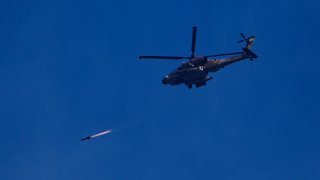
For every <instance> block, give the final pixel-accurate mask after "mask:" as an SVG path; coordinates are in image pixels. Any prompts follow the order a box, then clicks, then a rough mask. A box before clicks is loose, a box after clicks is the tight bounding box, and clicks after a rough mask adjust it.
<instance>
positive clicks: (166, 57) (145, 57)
mask: <svg viewBox="0 0 320 180" xmlns="http://www.w3.org/2000/svg"><path fill="white" fill-rule="evenodd" d="M189 58H190V57H183V56H139V59H171V60H179V59H189Z"/></svg>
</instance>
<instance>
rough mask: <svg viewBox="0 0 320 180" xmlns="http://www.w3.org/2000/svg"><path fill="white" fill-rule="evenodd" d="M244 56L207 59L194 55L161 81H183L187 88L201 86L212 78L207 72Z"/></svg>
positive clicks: (170, 82)
mask: <svg viewBox="0 0 320 180" xmlns="http://www.w3.org/2000/svg"><path fill="white" fill-rule="evenodd" d="M246 58H247V57H246V56H245V55H239V56H234V57H230V58H225V59H215V60H207V59H206V58H205V57H194V58H193V59H191V60H190V61H188V62H184V63H182V64H181V65H180V66H179V67H178V68H177V69H175V70H174V71H172V72H171V73H169V74H168V75H166V76H165V77H164V78H163V80H162V83H163V84H169V85H179V84H183V83H184V84H186V85H187V86H188V87H189V88H191V87H192V85H193V84H194V85H196V87H201V86H204V85H206V82H207V81H209V80H211V79H212V78H211V77H209V76H208V73H209V72H216V71H218V70H219V69H221V68H223V67H225V66H227V65H229V64H232V63H235V62H237V61H241V60H243V59H246Z"/></svg>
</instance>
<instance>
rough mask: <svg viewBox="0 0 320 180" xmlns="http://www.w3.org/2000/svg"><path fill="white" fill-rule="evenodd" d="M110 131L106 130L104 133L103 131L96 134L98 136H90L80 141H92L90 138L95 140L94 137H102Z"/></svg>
mask: <svg viewBox="0 0 320 180" xmlns="http://www.w3.org/2000/svg"><path fill="white" fill-rule="evenodd" d="M111 132H112V130H111V129H110V130H106V131H103V132H101V133H98V134H95V135H92V136H88V137H85V138H82V139H81V141H84V140H88V139H92V138H96V137H99V136H102V135H105V134H109V133H111Z"/></svg>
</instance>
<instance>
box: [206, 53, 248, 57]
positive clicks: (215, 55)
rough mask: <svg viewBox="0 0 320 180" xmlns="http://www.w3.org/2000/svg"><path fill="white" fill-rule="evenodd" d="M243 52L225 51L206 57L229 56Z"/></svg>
mask: <svg viewBox="0 0 320 180" xmlns="http://www.w3.org/2000/svg"><path fill="white" fill-rule="evenodd" d="M242 53H243V52H234V53H225V54H214V55H209V56H206V57H217V56H227V55H235V54H242Z"/></svg>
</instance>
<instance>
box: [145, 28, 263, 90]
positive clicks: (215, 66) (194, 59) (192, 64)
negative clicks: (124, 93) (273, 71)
mask: <svg viewBox="0 0 320 180" xmlns="http://www.w3.org/2000/svg"><path fill="white" fill-rule="evenodd" d="M196 35H197V27H196V26H193V27H192V44H191V56H188V57H184V56H139V59H166V60H182V59H188V60H189V61H187V62H183V63H182V64H181V65H180V66H179V67H178V68H177V69H175V70H174V71H172V72H171V73H169V74H168V75H166V76H165V77H164V78H163V80H162V83H163V84H169V85H179V84H182V83H184V84H185V85H186V86H187V87H188V88H189V89H191V88H192V85H193V84H194V85H195V86H196V87H197V88H198V87H201V86H205V85H206V83H207V81H209V80H211V79H212V77H210V76H208V73H209V72H216V71H218V70H219V69H221V68H224V67H225V66H227V65H230V64H232V63H235V62H238V61H241V60H244V59H250V60H253V59H255V58H258V56H257V55H256V54H255V53H254V52H252V51H251V50H250V48H251V47H252V45H253V41H254V40H255V36H250V37H248V38H247V37H245V36H244V35H243V34H242V33H240V36H241V37H242V38H243V40H240V41H238V43H241V42H246V46H245V47H244V48H242V52H234V53H225V54H214V55H208V56H195V55H194V52H195V47H196ZM227 55H236V56H232V57H228V58H224V59H209V58H212V57H218V56H227Z"/></svg>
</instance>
